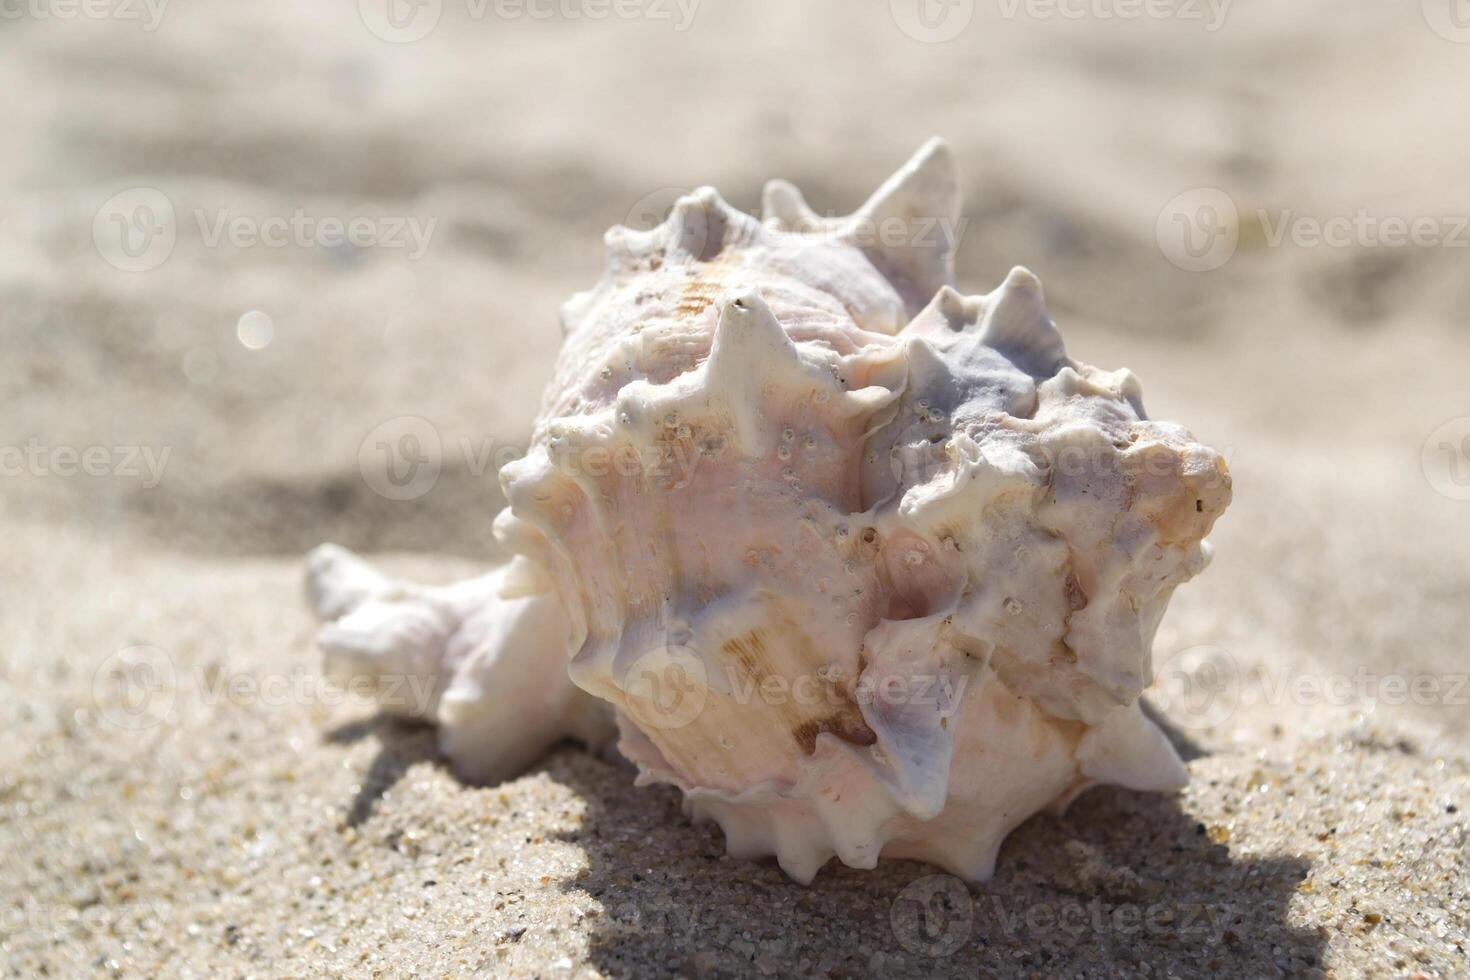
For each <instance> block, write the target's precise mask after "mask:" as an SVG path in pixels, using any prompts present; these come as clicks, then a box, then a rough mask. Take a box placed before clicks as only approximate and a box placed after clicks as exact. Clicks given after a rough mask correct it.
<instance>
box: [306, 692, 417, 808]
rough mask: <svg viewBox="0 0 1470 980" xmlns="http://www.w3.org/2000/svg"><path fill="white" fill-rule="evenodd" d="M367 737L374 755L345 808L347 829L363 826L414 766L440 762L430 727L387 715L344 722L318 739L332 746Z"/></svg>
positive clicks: (348, 743)
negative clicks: (375, 746)
mask: <svg viewBox="0 0 1470 980" xmlns="http://www.w3.org/2000/svg"><path fill="white" fill-rule="evenodd" d="M369 737H372V738H376V739H377V741H378V754H377V755H376V756H374V757H373V761H372V763H371V764H370V765H369V766H368V771H367V775H366V776H364V777H363V780H362V783H361V785H360V788H359V789H358V791H357V794H356V795H355V796H354V797H353V799H352V802H351V804H349V805H348V808H347V814H346V816H345V817H344V818H343V822H344V823H346V824H347V826H349V827H359V826H361V825H362V824H364V823H366V822H367V820H368V818H369V817H371V816H372V815H373V811H374V810H375V809H377V806H378V801H379V800H381V799H382V798H383V795H384V794H385V793H387V792H388V791H389V790H391V789H392V788H393V787H394V786H395V785H396V784H397V783H398V781H399V780H400V779H402V778H403V776H404V774H405V773H407V772H408V770H409V768H410V767H411V766H413V765H414V764H415V763H418V762H434V763H439V762H441V761H442V760H441V759H440V756H439V752H438V749H437V747H436V745H435V741H434V728H433V726H432V725H426V724H422V723H419V722H413V721H404V720H403V719H400V718H394V717H392V716H390V715H383V714H378V715H373V716H371V717H369V718H360V719H357V720H355V721H349V722H346V723H345V724H342V725H338V726H337V727H336V728H333V729H331V730H330V731H328V732H326V733H325V734H323V736H322V740H323V741H325V742H329V743H331V744H333V745H350V744H352V743H353V742H359V741H361V740H362V739H365V738H369Z"/></svg>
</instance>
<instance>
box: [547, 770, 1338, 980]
mask: <svg viewBox="0 0 1470 980" xmlns="http://www.w3.org/2000/svg"><path fill="white" fill-rule="evenodd" d="M537 768H538V769H540V770H542V771H544V772H545V773H546V774H547V775H548V776H550V777H551V778H553V779H555V780H557V781H558V782H561V783H563V784H565V785H567V786H568V787H569V788H571V789H573V790H574V791H576V792H577V793H578V794H579V795H581V796H582V797H583V798H584V799H585V801H586V811H585V817H584V821H583V824H582V825H581V827H580V828H578V829H577V830H576V831H574V832H571V833H566V834H563V835H560V839H562V840H564V841H566V842H569V843H574V844H576V845H577V846H578V847H580V848H581V849H582V850H583V851H584V852H585V853H586V856H587V862H588V870H587V872H586V873H584V874H582V875H579V876H578V878H577V879H576V880H575V881H568V882H566V883H565V884H564V886H563V887H564V888H565V889H567V890H569V891H582V892H585V893H586V894H588V895H590V896H592V897H593V898H595V899H596V900H597V901H598V902H599V903H600V904H601V906H602V914H601V915H599V916H597V917H596V918H595V919H591V920H589V925H590V926H591V928H592V932H591V935H590V937H589V940H588V956H589V959H590V960H591V963H592V965H593V966H595V967H596V968H597V969H598V970H599V971H601V972H602V973H603V974H604V975H606V976H609V977H633V976H636V977H664V976H668V977H673V976H732V977H733V976H750V975H757V976H759V975H769V976H798V977H807V976H811V977H826V976H853V977H855V976H872V975H882V976H885V977H892V976H898V977H904V976H913V977H933V976H968V977H974V976H984V977H1009V976H1048V977H1071V976H1119V975H1139V974H1140V973H1142V972H1143V971H1148V973H1149V974H1150V975H1165V976H1198V975H1206V974H1209V975H1227V976H1242V977H1246V976H1252V977H1253V976H1278V975H1287V976H1296V975H1302V974H1304V973H1307V972H1309V971H1312V970H1313V969H1316V968H1320V967H1319V964H1320V963H1321V960H1322V955H1323V949H1324V946H1325V936H1324V935H1323V934H1322V933H1321V931H1320V930H1316V929H1310V930H1304V929H1300V928H1297V927H1294V926H1292V925H1290V924H1289V923H1288V921H1287V917H1286V911H1287V907H1288V905H1289V903H1290V901H1291V899H1292V897H1293V895H1294V894H1295V892H1296V889H1297V886H1298V885H1299V884H1300V883H1301V881H1302V880H1303V879H1304V878H1305V876H1306V874H1307V871H1308V869H1309V867H1310V862H1309V861H1307V860H1305V859H1302V858H1298V857H1293V856H1289V855H1281V856H1271V857H1253V856H1252V857H1247V856H1243V855H1237V854H1232V853H1231V852H1230V850H1229V849H1228V847H1227V846H1226V845H1225V844H1221V843H1218V842H1217V838H1218V837H1219V836H1220V835H1219V834H1218V832H1216V833H1215V834H1214V835H1212V833H1211V831H1210V830H1209V828H1207V827H1205V826H1204V825H1203V824H1201V823H1200V822H1199V821H1198V819H1197V818H1195V817H1194V816H1191V815H1190V814H1189V813H1187V812H1185V811H1184V810H1183V809H1182V808H1181V806H1180V800H1179V799H1178V798H1175V797H1168V796H1161V795H1157V794H1146V793H1135V792H1131V791H1127V790H1121V789H1116V788H1111V787H1104V788H1100V789H1095V790H1093V791H1091V792H1090V793H1088V794H1086V795H1084V796H1083V797H1082V799H1080V800H1079V801H1078V802H1077V803H1076V804H1074V806H1073V808H1072V810H1071V811H1070V812H1069V814H1068V815H1067V816H1065V817H1063V818H1055V817H1051V816H1045V815H1042V816H1037V817H1034V818H1032V819H1031V820H1030V821H1028V822H1027V823H1025V824H1024V825H1022V826H1021V827H1020V828H1019V829H1018V830H1016V831H1015V832H1014V833H1013V834H1012V835H1011V837H1010V838H1009V839H1008V840H1007V842H1006V845H1005V847H1004V849H1003V850H1002V852H1001V856H1000V862H999V865H998V868H997V872H996V876H995V878H994V879H992V880H991V881H989V882H987V883H985V884H983V885H977V886H970V887H966V886H965V885H963V884H962V883H961V882H960V881H959V880H958V879H956V878H953V877H951V876H949V875H945V874H942V873H940V872H938V870H937V869H935V868H932V867H930V866H928V865H924V864H919V863H916V862H911V861H883V862H880V864H879V866H878V868H877V869H876V870H874V871H855V870H852V869H850V868H846V867H843V866H842V865H840V864H839V863H838V862H836V861H833V862H831V863H829V864H828V865H827V867H826V868H824V869H823V870H822V871H821V872H820V873H819V874H818V876H817V878H816V881H815V882H814V883H813V884H812V885H811V886H810V887H803V886H801V885H797V884H795V883H793V882H791V881H790V880H789V879H787V878H786V877H785V875H783V874H782V872H781V871H780V870H779V869H778V868H777V867H776V866H775V865H774V863H771V862H745V861H734V860H731V859H729V858H727V857H725V854H724V841H723V839H722V835H721V833H720V831H719V829H718V828H717V827H714V826H711V825H703V826H694V825H691V823H690V822H689V821H688V820H687V819H686V818H685V817H684V815H683V812H682V807H681V803H680V799H679V795H678V794H677V793H676V792H674V791H673V790H670V789H668V788H663V787H660V788H653V789H637V788H635V787H634V786H633V784H632V779H631V778H630V776H629V775H628V773H627V771H626V770H624V769H621V768H618V767H615V766H611V765H608V764H606V763H603V762H600V761H598V760H597V759H595V758H593V757H591V756H589V755H587V754H586V753H583V752H578V751H561V752H557V753H555V754H554V755H553V756H551V757H550V758H548V759H547V760H546V761H545V762H544V763H543V765H542V766H538V767H537Z"/></svg>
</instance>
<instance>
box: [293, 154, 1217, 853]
mask: <svg viewBox="0 0 1470 980" xmlns="http://www.w3.org/2000/svg"><path fill="white" fill-rule="evenodd" d="M959 227H960V226H959V195H958V181H957V179H956V175H955V172H954V167H953V163H952V161H951V159H950V155H949V151H948V149H947V148H946V147H945V146H944V144H943V143H941V142H939V141H937V140H936V141H933V142H931V143H929V144H928V145H926V146H925V147H924V148H923V149H921V150H920V152H919V153H918V155H917V156H916V157H915V158H914V159H913V160H912V161H911V162H910V163H909V164H908V165H907V166H906V167H904V169H902V170H901V171H900V172H899V173H898V174H897V175H895V177H894V178H892V179H891V180H890V181H889V182H888V183H886V184H885V185H884V186H883V187H882V188H880V190H879V191H878V192H877V193H876V194H875V195H874V196H873V198H872V199H871V200H869V202H868V203H867V204H866V205H864V207H863V208H862V209H861V210H859V211H858V212H857V213H856V214H855V215H853V216H851V217H849V218H841V219H823V218H819V217H818V216H816V215H815V214H814V213H812V212H811V210H810V209H809V208H808V207H807V206H806V204H805V203H804V202H803V201H802V200H801V197H800V195H799V194H798V193H797V192H796V190H795V189H794V188H793V187H791V186H790V185H788V184H785V183H781V182H773V183H772V184H771V185H769V186H768V187H767V189H766V194H765V216H764V220H763V221H757V220H756V219H754V218H752V217H750V216H748V215H745V214H743V213H741V212H739V211H737V210H735V209H733V208H731V207H730V206H729V205H727V204H726V203H725V202H724V201H723V200H721V199H720V197H719V195H718V194H717V193H715V191H713V190H712V189H708V188H705V189H701V190H700V191H697V192H695V193H693V194H691V195H689V196H687V197H684V198H682V199H681V200H679V202H678V203H677V204H676V205H675V206H674V209H673V212H672V214H671V215H670V216H669V218H668V220H667V221H665V222H664V224H663V225H661V226H660V227H658V228H656V229H654V230H652V231H648V232H637V231H631V230H628V229H625V228H614V229H613V230H612V231H610V232H609V233H608V235H607V245H608V268H607V272H606V274H605V275H604V276H603V279H602V281H601V282H600V283H599V284H598V285H597V287H596V288H594V289H593V290H591V291H590V292H587V293H583V294H579V295H578V296H576V297H574V298H573V299H572V301H571V302H569V303H568V304H567V305H566V307H565V308H564V310H563V321H564V325H565V327H566V330H567V338H566V343H565V346H564V348H563V351H562V354H561V357H560V358H559V360H558V364H557V368H556V374H555V377H554V378H553V380H552V382H551V384H550V385H549V386H548V388H547V391H546V395H545V399H544V403H543V407H542V411H541V414H540V416H539V419H538V422H537V426H536V431H535V435H534V439H533V447H532V450H531V452H530V453H529V454H528V455H527V456H526V457H525V458H524V459H521V460H519V461H517V462H515V463H513V464H511V465H509V466H507V467H506V468H505V469H504V470H502V473H501V481H502V485H503V487H504V489H505V493H506V497H507V499H508V501H509V503H510V507H509V509H508V510H507V511H506V512H503V513H502V514H501V516H500V518H498V519H497V522H496V530H497V533H498V535H499V536H500V537H501V539H502V541H504V542H505V543H506V544H507V545H508V546H509V547H510V548H511V549H512V550H514V551H516V552H517V553H518V555H519V557H518V558H517V559H516V562H515V563H514V565H513V566H512V567H511V569H510V570H507V571H504V572H501V573H496V574H494V575H492V576H490V577H487V578H486V579H483V580H477V583H478V584H477V583H466V585H465V586H459V587H455V588H459V589H461V590H462V592H461V593H460V594H459V595H458V596H457V597H450V598H446V594H447V593H449V592H450V591H451V590H417V591H414V587H409V586H402V585H398V586H390V585H388V584H387V583H385V582H379V581H373V580H372V578H371V576H372V573H370V572H368V571H366V570H364V569H361V568H358V567H357V566H355V565H354V563H353V560H352V559H351V558H350V557H349V556H347V555H345V553H342V552H340V549H338V550H335V551H326V552H319V553H318V554H317V555H316V557H314V559H313V561H314V563H315V566H316V569H317V570H316V571H315V572H314V574H313V575H312V581H313V583H314V585H313V588H314V590H315V592H316V593H317V594H318V596H326V597H327V598H325V599H319V600H318V602H317V605H318V608H319V609H320V610H322V611H323V613H324V614H325V615H326V616H327V617H328V618H329V619H330V618H333V617H336V616H341V617H342V618H341V619H339V620H338V621H337V622H336V623H335V624H333V625H329V626H327V627H325V628H324V630H323V636H322V643H323V646H324V647H325V648H326V649H327V651H328V654H329V660H330V661H332V662H334V663H337V664H339V665H345V666H343V667H340V668H339V669H342V670H343V671H344V672H346V673H349V674H353V673H381V672H383V671H384V670H385V669H386V667H385V665H391V669H392V670H396V671H406V672H410V673H416V674H433V675H435V676H437V677H443V678H444V683H443V688H444V691H443V694H442V697H440V698H438V700H437V702H436V703H434V704H432V705H428V706H426V707H425V709H424V710H423V711H422V712H420V713H422V714H425V715H426V716H428V717H431V718H434V719H435V720H437V721H438V722H439V724H440V725H441V726H442V734H441V742H442V744H443V747H444V749H445V752H446V754H447V755H448V756H449V757H450V758H451V760H452V761H453V762H454V764H455V765H456V767H457V768H459V769H460V770H461V771H464V772H466V773H469V774H472V775H477V776H480V777H498V776H501V775H505V774H509V773H511V772H513V771H514V770H515V769H516V768H518V767H519V766H523V765H525V764H526V763H528V762H529V761H531V760H532V759H533V758H534V757H535V755H536V754H538V753H539V752H540V751H541V750H542V749H544V748H545V746H546V745H549V744H550V743H551V742H552V741H554V740H555V738H557V737H560V736H561V735H563V734H572V735H575V736H576V737H580V738H583V739H585V740H588V741H592V742H596V741H597V740H598V739H599V738H600V737H602V735H604V734H605V732H606V729H605V728H604V727H603V726H604V725H605V718H604V717H603V716H602V715H601V714H600V713H599V711H598V709H597V706H596V705H595V703H594V702H592V701H591V700H590V699H589V698H588V697H587V694H590V695H593V696H595V697H596V698H597V699H600V700H601V701H604V702H607V703H608V704H610V705H611V706H612V707H613V708H614V709H615V716H616V722H617V727H618V731H619V733H620V740H619V743H618V747H619V749H620V750H621V751H622V753H623V754H624V755H625V756H627V757H628V758H629V759H631V760H632V761H633V762H634V763H636V764H637V766H638V767H639V769H640V780H641V781H642V782H667V783H672V784H674V785H677V786H679V787H680V788H681V789H682V790H683V792H684V794H685V796H686V798H687V801H688V804H689V806H690V807H691V808H692V810H693V811H694V812H695V813H696V814H697V815H699V816H703V817H709V818H712V819H714V820H716V821H718V822H719V823H720V825H721V827H722V828H723V829H724V831H725V835H726V839H727V845H728V848H729V850H730V852H731V854H733V855H736V856H740V857H756V856H761V855H775V856H776V858H777V859H778V860H779V862H780V864H781V866H782V867H783V868H784V869H785V870H786V871H787V873H789V874H790V875H791V876H792V877H793V878H796V879H798V880H800V881H803V882H806V881H810V880H811V878H812V876H813V875H814V874H815V873H816V872H817V870H818V869H819V868H820V867H821V866H822V865H823V864H824V863H825V862H826V861H827V860H828V859H829V858H831V857H833V856H834V855H835V856H836V857H838V858H839V859H840V860H842V861H843V862H844V863H845V864H848V865H850V866H853V867H860V868H871V867H873V866H874V865H875V863H876V862H877V860H878V858H879V857H909V858H918V859H921V860H925V861H929V862H932V863H934V864H936V865H939V866H940V867H943V868H945V869H947V870H949V871H952V872H954V873H955V874H957V875H960V876H962V877H964V878H967V879H970V880H982V879H985V878H987V877H989V876H990V874H991V873H992V870H993V868H994V862H995V855H996V852H997V850H998V849H999V846H1000V843H1001V841H1002V839H1003V838H1004V837H1005V835H1006V834H1007V833H1009V831H1010V830H1011V829H1013V828H1014V827H1015V826H1016V825H1018V824H1019V823H1021V822H1022V821H1024V820H1025V819H1026V818H1027V817H1029V816H1031V815H1032V814H1033V813H1035V812H1036V811H1037V810H1039V809H1041V808H1043V807H1046V806H1048V805H1050V804H1056V805H1059V806H1065V804H1066V803H1067V802H1069V801H1070V800H1071V799H1072V798H1073V797H1075V795H1076V794H1077V793H1079V792H1080V791H1081V790H1083V789H1085V788H1086V787H1088V786H1090V785H1093V784H1096V783H1100V782H1106V783H1116V784H1120V785H1124V786H1128V787H1131V788H1134V789H1142V790H1165V789H1172V788H1176V787H1178V786H1180V785H1182V784H1183V782H1184V780H1185V770H1184V767H1183V765H1182V764H1181V763H1180V761H1179V759H1178V757H1177V756H1176V755H1175V753H1174V750H1173V749H1172V747H1171V746H1170V745H1169V743H1168V741H1167V740H1166V739H1165V738H1164V737H1163V735H1162V734H1161V733H1160V732H1159V730H1158V729H1157V728H1156V727H1155V726H1154V724H1153V723H1152V722H1151V721H1149V720H1148V719H1147V718H1146V717H1145V716H1144V715H1143V714H1142V712H1141V710H1140V708H1139V705H1138V697H1139V695H1140V693H1141V692H1142V691H1143V689H1144V688H1145V686H1146V685H1147V684H1148V683H1149V682H1150V680H1151V668H1150V645H1151V642H1152V638H1153V634H1154V631H1155V629H1156V628H1157V626H1158V623H1159V620H1160V618H1161V616H1162V615H1163V611H1164V607H1165V604H1166V603H1167V601H1168V599H1169V596H1170V594H1171V593H1172V591H1173V589H1174V588H1175V586H1177V585H1178V584H1180V583H1181V582H1183V581H1185V580H1186V579H1188V578H1190V577H1191V576H1193V575H1194V574H1195V573H1196V572H1198V571H1199V570H1200V569H1201V568H1203V566H1204V564H1205V562H1206V558H1207V552H1206V550H1205V546H1204V545H1203V543H1202V542H1203V538H1204V536H1205V534H1206V533H1207V532H1208V531H1209V529H1210V527H1211V525H1212V524H1213V522H1214V520H1215V518H1216V517H1217V516H1218V515H1219V514H1220V513H1221V511H1223V509H1224V508H1225V506H1226V505H1227V504H1228V502H1229V498H1230V480H1229V476H1228V474H1227V473H1226V470H1225V466H1224V463H1223V461H1222V459H1221V458H1220V456H1219V455H1217V454H1216V453H1214V452H1213V451H1211V450H1209V449H1207V448H1205V447H1203V446H1201V445H1199V444H1197V443H1195V442H1194V441H1193V439H1192V438H1191V437H1190V436H1189V434H1188V433H1187V432H1185V431H1184V430H1183V429H1181V428H1179V427H1177V426H1173V425H1168V424H1162V423H1156V422H1151V421H1148V420H1147V417H1146V416H1145V414H1144V411H1143V406H1142V401H1141V392H1140V388H1139V385H1138V382H1137V380H1136V379H1135V378H1134V377H1133V376H1132V375H1131V374H1130V373H1129V372H1127V371H1118V372H1111V373H1110V372H1105V371H1099V370H1097V369H1095V368H1091V367H1087V366H1085V365H1082V364H1078V363H1077V362H1075V361H1073V360H1071V359H1070V358H1069V357H1068V356H1067V354H1066V351H1065V350H1064V349H1063V346H1062V340H1061V336H1060V334H1059V333H1058V332H1057V329H1056V327H1055V325H1054V324H1053V323H1052V321H1051V319H1050V317H1049V316H1048V315H1047V312H1046V309H1045V307H1044V305H1043V301H1042V293H1041V286H1040V284H1039V283H1038V282H1037V280H1036V278H1035V277H1034V276H1033V275H1031V273H1029V272H1027V271H1026V270H1024V269H1015V270H1013V271H1012V272H1011V274H1010V275H1009V276H1008V277H1007V278H1006V281H1005V282H1004V283H1003V284H1002V285H1001V286H1000V287H999V288H998V289H996V290H995V291H994V292H992V293H990V294H988V295H984V296H973V297H965V296H962V295H961V294H959V293H958V292H956V291H955V290H954V289H953V288H952V285H951V279H952V272H951V270H952V264H953V263H952V252H953V245H954V238H955V237H956V232H957V229H958V228H959ZM352 568H357V570H356V571H354V572H349V569H352ZM354 575H355V576H357V578H359V579H367V581H366V584H364V583H362V582H356V580H355V579H354ZM511 578H514V579H516V580H517V582H518V583H519V584H518V585H517V586H516V587H517V588H518V589H519V590H520V592H521V593H522V594H523V595H525V596H530V597H523V598H519V599H512V598H503V597H502V593H505V590H506V586H507V582H508V581H509V579H511ZM354 582H356V584H354ZM404 589H407V590H408V596H407V598H399V599H397V600H394V599H391V598H388V597H390V596H392V595H393V594H394V590H398V591H399V592H402V591H403V590H404ZM339 594H346V596H347V598H334V597H335V596H338V595H339ZM395 602H396V605H395ZM346 610H350V611H346ZM344 611H345V615H343V613H344ZM564 665H565V666H564ZM568 675H569V676H570V678H571V682H572V683H574V684H575V687H572V686H571V685H570V684H568V683H567V681H566V676H568ZM436 690H437V686H436ZM583 692H586V694H584V693H583ZM512 715H513V716H514V718H513V721H506V720H505V719H506V716H512Z"/></svg>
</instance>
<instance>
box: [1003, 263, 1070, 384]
mask: <svg viewBox="0 0 1470 980" xmlns="http://www.w3.org/2000/svg"><path fill="white" fill-rule="evenodd" d="M986 299H987V306H988V307H989V309H988V313H987V315H986V317H985V332H984V334H983V337H984V341H985V343H986V344H988V345H989V346H991V347H994V348H995V349H996V350H998V351H1000V352H1002V353H1003V354H1006V355H1007V356H1009V357H1010V358H1011V359H1012V360H1014V361H1016V362H1017V363H1018V366H1020V367H1022V368H1024V369H1025V370H1026V371H1027V372H1028V373H1030V374H1031V375H1033V376H1035V377H1050V376H1051V375H1053V374H1055V373H1056V372H1057V369H1058V368H1059V367H1061V366H1062V364H1063V363H1064V362H1065V361H1066V360H1067V351H1066V348H1065V347H1063V346H1062V334H1061V331H1059V330H1057V326H1056V324H1055V323H1053V322H1052V319H1051V316H1050V314H1048V313H1047V312H1046V298H1045V296H1044V294H1043V293H1042V291H1041V280H1039V279H1037V278H1036V276H1035V274H1033V273H1032V272H1031V270H1029V269H1026V268H1023V267H1022V266H1019V265H1018V266H1016V267H1015V268H1014V269H1012V270H1011V272H1010V275H1008V276H1006V279H1005V282H1003V283H1001V285H1000V287H999V288H998V289H996V290H995V292H993V293H991V294H990V295H989V296H988V297H987V298H986Z"/></svg>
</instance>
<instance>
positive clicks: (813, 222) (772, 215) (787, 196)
mask: <svg viewBox="0 0 1470 980" xmlns="http://www.w3.org/2000/svg"><path fill="white" fill-rule="evenodd" d="M761 220H763V221H765V222H768V223H771V224H774V225H775V226H776V227H777V228H779V229H780V230H782V231H811V230H815V229H818V228H821V227H823V226H824V225H826V224H827V222H826V221H825V220H824V219H823V218H822V217H821V216H820V215H819V214H817V212H815V211H813V210H812V209H811V206H810V205H808V204H807V203H806V199H805V198H804V197H802V196H801V191H799V190H797V188H796V185H795V184H792V183H791V182H789V181H785V180H771V181H767V182H766V187H765V190H764V191H762V192H761Z"/></svg>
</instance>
